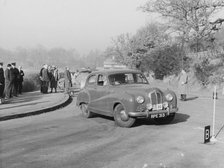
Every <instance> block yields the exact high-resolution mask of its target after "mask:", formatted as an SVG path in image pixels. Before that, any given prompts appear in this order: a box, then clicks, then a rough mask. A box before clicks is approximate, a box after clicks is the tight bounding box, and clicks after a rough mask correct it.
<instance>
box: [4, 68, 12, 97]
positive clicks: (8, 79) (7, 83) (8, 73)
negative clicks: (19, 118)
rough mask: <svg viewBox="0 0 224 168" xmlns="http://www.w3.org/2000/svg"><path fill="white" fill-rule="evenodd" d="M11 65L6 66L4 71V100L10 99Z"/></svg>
mask: <svg viewBox="0 0 224 168" xmlns="http://www.w3.org/2000/svg"><path fill="white" fill-rule="evenodd" d="M10 69H11V64H8V65H7V68H6V70H5V99H6V100H7V99H9V98H10V92H11V85H12V73H11V70H10Z"/></svg>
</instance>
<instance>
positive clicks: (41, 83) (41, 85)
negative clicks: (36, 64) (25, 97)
mask: <svg viewBox="0 0 224 168" xmlns="http://www.w3.org/2000/svg"><path fill="white" fill-rule="evenodd" d="M44 66H45V64H44V65H43V66H42V68H41V69H40V92H41V93H43V70H44Z"/></svg>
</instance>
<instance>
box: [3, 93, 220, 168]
mask: <svg viewBox="0 0 224 168" xmlns="http://www.w3.org/2000/svg"><path fill="white" fill-rule="evenodd" d="M223 101H224V100H221V99H220V100H218V102H217V115H216V118H217V120H216V129H215V130H216V133H217V132H218V130H219V129H220V128H221V127H222V124H224V114H223V107H224V105H223V103H222V102H223ZM178 104H179V105H178V106H179V109H180V110H179V112H178V114H177V115H176V118H175V120H174V121H173V122H172V123H171V124H169V125H160V126H159V125H155V124H154V123H153V121H150V120H139V121H138V122H137V124H136V126H135V127H133V128H120V127H117V126H115V125H114V121H113V119H112V118H105V117H102V116H97V117H95V118H92V119H85V118H83V117H82V116H81V115H80V112H79V110H78V109H77V108H76V107H75V100H74V101H73V102H72V103H71V104H70V105H68V106H67V107H65V108H63V109H59V110H56V111H53V112H50V113H47V114H41V115H38V116H31V117H26V118H21V119H14V120H9V121H2V122H0V131H1V132H0V167H1V168H103V167H104V168H154V167H155V168H157V167H158V168H165V167H166V168H174V167H176V168H180V167H184V168H185V167H186V168H189V167H193V168H195V167H197V168H200V167H203V168H205V167H208V168H211V167H215V168H219V167H220V168H221V167H224V159H223V151H224V130H223V131H221V132H220V134H219V135H218V137H217V139H218V142H217V143H216V144H213V145H211V144H210V145H208V144H203V136H204V134H203V131H204V130H203V128H204V126H206V125H211V123H212V110H213V105H212V100H211V99H209V98H200V97H199V98H197V99H192V100H189V101H187V102H179V103H178Z"/></svg>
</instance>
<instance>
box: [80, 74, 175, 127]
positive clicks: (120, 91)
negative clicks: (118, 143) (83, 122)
mask: <svg viewBox="0 0 224 168" xmlns="http://www.w3.org/2000/svg"><path fill="white" fill-rule="evenodd" d="M76 104H77V106H80V107H81V110H82V113H83V115H84V116H85V117H87V118H89V117H91V116H92V114H93V113H98V114H102V115H106V116H112V117H114V119H115V122H116V123H117V124H118V125H119V126H122V127H130V126H132V125H133V124H134V122H135V120H136V119H137V118H153V119H154V120H155V121H156V122H157V123H159V124H165V123H169V122H171V121H172V120H173V118H174V116H175V113H176V112H177V111H178V108H177V98H176V94H175V93H174V92H173V91H170V90H166V91H164V92H162V91H161V90H160V89H159V88H152V87H150V85H149V83H148V81H147V79H146V78H145V76H144V74H142V73H141V72H139V71H136V70H101V71H96V72H93V73H91V74H90V75H89V76H88V77H87V80H86V83H85V86H84V88H83V89H82V90H81V91H80V93H79V94H78V97H77V102H76Z"/></svg>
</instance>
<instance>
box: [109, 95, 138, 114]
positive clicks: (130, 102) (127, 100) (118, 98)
mask: <svg viewBox="0 0 224 168" xmlns="http://www.w3.org/2000/svg"><path fill="white" fill-rule="evenodd" d="M112 97H113V105H112V109H111V111H114V108H115V107H116V105H117V104H122V106H123V107H124V108H125V111H127V112H130V111H134V110H136V108H137V107H136V106H137V105H136V102H135V96H133V95H130V94H128V93H125V92H123V93H120V94H114V95H113V96H112Z"/></svg>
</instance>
